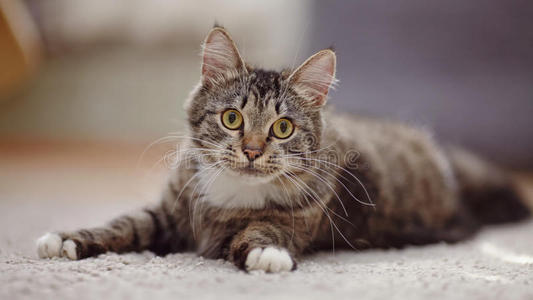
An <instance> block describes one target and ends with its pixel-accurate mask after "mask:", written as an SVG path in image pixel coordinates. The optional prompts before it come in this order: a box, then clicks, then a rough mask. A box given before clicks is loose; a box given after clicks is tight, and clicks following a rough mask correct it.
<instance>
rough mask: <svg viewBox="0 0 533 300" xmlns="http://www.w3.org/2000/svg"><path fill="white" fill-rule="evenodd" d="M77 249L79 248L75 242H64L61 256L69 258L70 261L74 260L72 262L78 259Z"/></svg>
mask: <svg viewBox="0 0 533 300" xmlns="http://www.w3.org/2000/svg"><path fill="white" fill-rule="evenodd" d="M76 247H77V246H76V243H75V242H74V241H73V240H66V241H64V242H63V247H62V249H61V256H63V257H68V258H69V259H72V260H76V259H78V254H77V251H76Z"/></svg>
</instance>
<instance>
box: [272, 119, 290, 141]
mask: <svg viewBox="0 0 533 300" xmlns="http://www.w3.org/2000/svg"><path fill="white" fill-rule="evenodd" d="M293 131H294V126H293V125H292V122H291V121H289V120H288V119H279V120H277V121H276V122H274V124H272V133H273V134H274V136H275V137H277V138H278V139H286V138H288V137H289V136H291V134H292V132H293Z"/></svg>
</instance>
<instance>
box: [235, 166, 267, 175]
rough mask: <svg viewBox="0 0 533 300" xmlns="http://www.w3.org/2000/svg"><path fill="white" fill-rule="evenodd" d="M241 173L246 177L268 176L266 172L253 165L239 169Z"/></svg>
mask: <svg viewBox="0 0 533 300" xmlns="http://www.w3.org/2000/svg"><path fill="white" fill-rule="evenodd" d="M237 170H238V171H239V172H240V173H243V174H246V175H255V176H264V175H266V173H265V172H263V171H262V170H260V169H258V168H256V167H254V166H253V165H248V166H246V167H242V168H238V169H237Z"/></svg>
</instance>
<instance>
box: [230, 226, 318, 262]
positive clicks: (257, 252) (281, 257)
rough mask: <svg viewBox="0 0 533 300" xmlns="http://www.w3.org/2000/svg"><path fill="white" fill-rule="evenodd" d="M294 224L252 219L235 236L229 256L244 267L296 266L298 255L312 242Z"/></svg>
mask: <svg viewBox="0 0 533 300" xmlns="http://www.w3.org/2000/svg"><path fill="white" fill-rule="evenodd" d="M293 228H294V227H292V226H284V225H278V224H273V223H268V222H252V223H250V224H249V225H248V226H247V227H246V228H245V229H244V230H242V231H241V232H239V233H238V234H237V235H235V237H234V238H233V240H232V242H231V245H230V253H229V255H230V256H229V259H230V260H231V261H233V263H234V264H235V265H236V266H237V267H239V268H240V269H243V270H246V271H251V270H264V271H266V272H283V271H292V270H295V269H296V261H295V259H294V258H295V257H297V256H298V255H299V254H301V252H302V251H303V249H304V248H305V247H306V246H307V245H308V244H309V240H310V239H309V236H308V235H307V234H305V233H300V232H293Z"/></svg>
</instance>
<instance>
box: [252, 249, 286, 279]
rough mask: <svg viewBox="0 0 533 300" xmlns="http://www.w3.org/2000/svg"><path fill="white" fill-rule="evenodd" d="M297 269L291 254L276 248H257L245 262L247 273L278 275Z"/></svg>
mask: <svg viewBox="0 0 533 300" xmlns="http://www.w3.org/2000/svg"><path fill="white" fill-rule="evenodd" d="M295 267H296V264H295V262H294V261H293V259H292V257H291V255H290V254H289V252H288V251H287V250H285V249H278V248H275V247H266V248H255V249H252V251H250V252H249V253H248V256H247V257H246V262H245V268H246V270H247V271H252V270H263V271H265V272H271V273H278V272H284V271H291V270H294V269H295Z"/></svg>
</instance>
